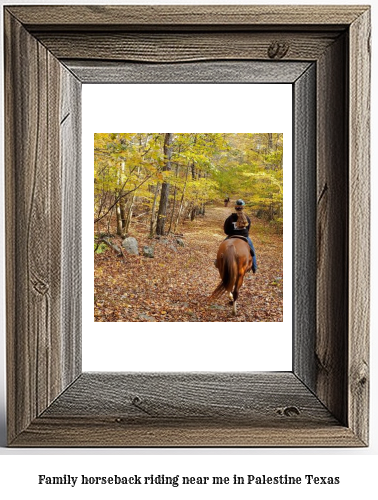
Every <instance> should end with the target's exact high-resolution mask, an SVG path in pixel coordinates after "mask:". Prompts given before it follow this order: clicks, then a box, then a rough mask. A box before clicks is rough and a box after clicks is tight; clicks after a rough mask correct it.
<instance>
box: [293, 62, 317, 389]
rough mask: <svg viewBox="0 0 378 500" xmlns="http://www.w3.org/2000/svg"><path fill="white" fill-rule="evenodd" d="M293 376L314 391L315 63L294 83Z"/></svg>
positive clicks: (315, 368) (315, 370)
mask: <svg viewBox="0 0 378 500" xmlns="http://www.w3.org/2000/svg"><path fill="white" fill-rule="evenodd" d="M293 101H294V102H293V109H294V116H293V120H294V125H293V128H294V143H295V148H294V152H293V155H294V175H293V192H294V195H293V212H294V214H293V215H294V228H293V230H294V238H293V247H294V251H293V261H294V273H293V279H294V290H295V295H294V301H293V314H294V318H295V321H294V332H293V336H294V346H293V369H294V373H295V374H296V375H297V376H298V377H299V378H300V379H301V380H302V381H303V382H304V383H305V384H306V385H307V387H308V388H309V389H311V390H312V391H314V392H315V391H316V380H317V366H316V357H315V343H316V65H315V64H312V65H311V66H310V67H309V68H308V69H307V71H306V72H304V73H303V74H302V75H301V77H300V78H298V79H297V81H296V82H295V84H294V85H293Z"/></svg>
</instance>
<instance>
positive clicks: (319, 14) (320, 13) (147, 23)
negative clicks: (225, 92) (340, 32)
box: [7, 5, 366, 30]
mask: <svg viewBox="0 0 378 500" xmlns="http://www.w3.org/2000/svg"><path fill="white" fill-rule="evenodd" d="M7 9H9V11H10V12H12V14H13V15H14V16H16V17H17V18H18V19H19V20H20V21H21V22H22V23H23V24H24V25H25V26H26V27H27V28H28V29H29V30H33V29H39V28H41V27H43V28H50V29H57V28H61V29H63V28H64V29H66V30H67V29H75V30H77V28H78V27H80V29H83V28H85V27H86V28H87V29H88V28H91V29H94V28H99V27H102V26H111V27H112V28H113V29H114V28H117V27H122V28H124V27H125V26H126V27H135V28H138V29H139V30H141V29H151V27H152V26H156V27H160V28H161V27H164V28H165V29H167V28H169V29H173V28H175V29H177V27H180V29H185V28H187V29H188V28H189V27H192V26H193V27H195V28H197V29H198V27H203V26H215V27H217V26H218V27H221V28H222V30H224V29H225V28H229V27H231V26H243V27H246V26H250V27H253V28H254V29H259V28H260V29H261V27H263V26H266V25H268V26H269V25H275V26H283V27H285V29H287V27H288V26H289V27H290V26H301V25H304V26H312V27H313V26H314V25H315V26H321V25H328V26H332V25H334V26H336V27H340V26H341V27H346V26H347V25H349V24H351V23H352V22H353V21H354V20H355V19H357V17H358V16H360V15H361V14H362V13H363V12H364V11H365V10H366V6H363V5H348V6H339V5H338V6H334V5H318V6H315V5H313V6H304V5H286V6H282V5H222V6H209V5H190V6H189V5H164V6H162V5H158V6H157V5H156V6H155V5H144V6H135V5H134V6H112V5H82V6H79V5H75V6H67V5H62V6H49V5H46V6H29V7H25V6H12V7H7Z"/></svg>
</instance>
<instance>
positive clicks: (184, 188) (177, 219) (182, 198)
mask: <svg viewBox="0 0 378 500" xmlns="http://www.w3.org/2000/svg"><path fill="white" fill-rule="evenodd" d="M188 175H189V165H188V167H187V169H186V177H185V184H184V187H183V188H182V195H181V200H180V208H179V210H178V213H177V217H176V222H175V227H174V228H173V232H174V233H175V232H176V231H177V226H178V223H179V220H180V215H181V212H182V207H183V205H184V198H185V191H186V184H187V182H188Z"/></svg>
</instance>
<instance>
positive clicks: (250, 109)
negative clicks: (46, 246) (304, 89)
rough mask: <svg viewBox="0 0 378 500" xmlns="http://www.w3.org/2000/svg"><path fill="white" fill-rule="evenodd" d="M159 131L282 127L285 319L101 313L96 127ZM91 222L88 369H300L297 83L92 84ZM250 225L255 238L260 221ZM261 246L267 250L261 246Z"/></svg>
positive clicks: (87, 168) (86, 105) (87, 185)
mask: <svg viewBox="0 0 378 500" xmlns="http://www.w3.org/2000/svg"><path fill="white" fill-rule="evenodd" d="M236 85H237V86H236ZM159 130H165V131H168V130H173V131H176V132H180V133H185V132H188V133H190V132H198V133H199V132H212V133H225V132H232V133H262V132H283V134H284V142H283V144H284V321H283V322H275V323H273V322H272V323H257V322H253V323H242V322H225V323H220V322H217V323H215V322H209V323H202V322H201V323H195V322H193V323H184V322H183V323H173V322H162V323H158V322H153V323H135V322H131V323H95V322H94V319H93V291H94V286H93V273H94V269H93V259H92V258H88V256H89V255H92V254H93V243H92V241H93V232H92V231H93V230H92V225H91V224H90V223H89V221H90V219H91V217H92V213H93V211H92V206H93V134H94V133H95V132H97V133H100V132H102V133H109V132H124V133H126V132H140V133H141V132H147V131H148V132H158V131H159ZM83 221H84V223H83V370H84V371H117V372H119V371H142V372H153V371H164V372H166V371H238V372H240V371H290V370H291V369H292V86H291V84H243V85H239V84H218V85H209V84H194V85H193V84H180V85H175V84H156V85H155V84H154V85H152V84H149V85H141V84H128V85H120V84H117V85H105V84H103V85H100V84H99V85H88V84H86V85H83ZM85 221H88V224H86V223H85ZM250 234H251V236H252V239H253V225H252V227H251V231H250ZM256 253H257V257H258V258H259V249H258V248H256ZM215 254H216V248H214V255H215ZM216 284H217V283H216V282H215V283H214V288H215V286H216ZM211 292H212V290H209V294H210V293H211ZM242 293H243V292H242V291H241V294H242ZM204 299H205V298H204Z"/></svg>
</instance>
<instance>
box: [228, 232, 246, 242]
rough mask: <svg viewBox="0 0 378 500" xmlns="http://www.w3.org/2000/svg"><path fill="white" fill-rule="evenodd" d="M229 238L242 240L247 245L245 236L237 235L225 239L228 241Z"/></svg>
mask: <svg viewBox="0 0 378 500" xmlns="http://www.w3.org/2000/svg"><path fill="white" fill-rule="evenodd" d="M230 238H238V239H239V240H244V241H245V242H246V243H248V240H247V238H246V237H245V236H239V235H238V234H233V235H231V236H229V237H228V238H227V239H228V240H229V239H230Z"/></svg>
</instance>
